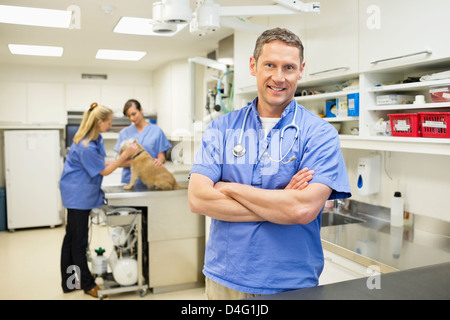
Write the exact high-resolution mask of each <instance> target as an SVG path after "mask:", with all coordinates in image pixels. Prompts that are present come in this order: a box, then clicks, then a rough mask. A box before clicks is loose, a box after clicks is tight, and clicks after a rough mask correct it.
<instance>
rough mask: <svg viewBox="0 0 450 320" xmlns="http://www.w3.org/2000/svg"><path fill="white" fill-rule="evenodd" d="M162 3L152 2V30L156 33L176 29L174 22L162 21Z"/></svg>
mask: <svg viewBox="0 0 450 320" xmlns="http://www.w3.org/2000/svg"><path fill="white" fill-rule="evenodd" d="M163 11H164V4H163V3H162V2H155V3H154V4H153V20H154V22H153V26H152V28H153V32H156V33H170V32H175V31H176V30H177V25H176V24H174V23H166V22H164V21H163Z"/></svg>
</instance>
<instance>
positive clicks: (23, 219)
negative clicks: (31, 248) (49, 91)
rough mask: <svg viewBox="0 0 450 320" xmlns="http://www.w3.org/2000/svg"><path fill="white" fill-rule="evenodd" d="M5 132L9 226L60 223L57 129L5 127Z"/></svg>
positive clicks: (61, 216)
mask: <svg viewBox="0 0 450 320" xmlns="http://www.w3.org/2000/svg"><path fill="white" fill-rule="evenodd" d="M4 134H5V171H6V172H5V178H6V215H7V224H8V229H9V230H10V231H12V230H14V229H19V228H31V227H43V226H50V227H54V226H55V225H60V224H62V222H63V217H64V208H63V206H62V201H61V195H60V193H59V179H60V177H61V172H62V165H63V160H62V157H61V141H60V137H59V131H58V130H8V131H5V132H4Z"/></svg>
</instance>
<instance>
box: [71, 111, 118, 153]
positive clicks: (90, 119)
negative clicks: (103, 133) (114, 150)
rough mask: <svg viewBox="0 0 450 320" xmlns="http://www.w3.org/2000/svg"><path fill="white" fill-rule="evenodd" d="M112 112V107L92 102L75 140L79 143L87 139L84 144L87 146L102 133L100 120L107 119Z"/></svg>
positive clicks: (84, 115)
mask: <svg viewBox="0 0 450 320" xmlns="http://www.w3.org/2000/svg"><path fill="white" fill-rule="evenodd" d="M112 114H113V111H112V110H111V109H110V108H108V107H105V106H103V105H99V104H98V103H96V102H94V103H92V104H91V106H90V107H89V110H87V111H85V112H84V114H83V120H82V121H81V124H80V128H79V129H78V131H77V133H76V134H75V136H74V138H73V141H74V142H75V143H76V144H79V143H80V142H81V141H82V140H83V139H85V141H84V146H85V147H86V146H87V145H88V143H89V142H90V141H92V140H95V139H97V138H98V136H99V134H100V127H99V126H98V121H99V120H102V121H107V120H108V118H109V117H110V116H111V115H112Z"/></svg>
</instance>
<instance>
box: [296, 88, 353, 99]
mask: <svg viewBox="0 0 450 320" xmlns="http://www.w3.org/2000/svg"><path fill="white" fill-rule="evenodd" d="M358 92H359V90H349V91H336V92H326V93H319V94H313V95H309V96H296V97H295V100H296V101H310V100H319V99H328V98H336V97H342V96H347V95H348V94H353V93H358Z"/></svg>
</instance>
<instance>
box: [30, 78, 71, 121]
mask: <svg viewBox="0 0 450 320" xmlns="http://www.w3.org/2000/svg"><path fill="white" fill-rule="evenodd" d="M27 91H28V123H29V124H66V123H67V116H66V110H65V107H64V105H65V104H64V85H63V84H60V83H28V85H27Z"/></svg>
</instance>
